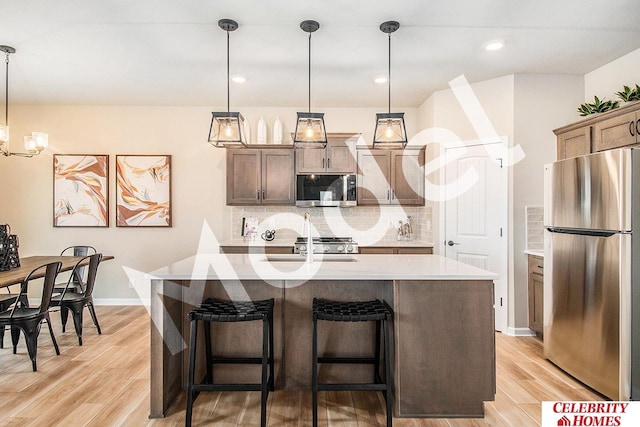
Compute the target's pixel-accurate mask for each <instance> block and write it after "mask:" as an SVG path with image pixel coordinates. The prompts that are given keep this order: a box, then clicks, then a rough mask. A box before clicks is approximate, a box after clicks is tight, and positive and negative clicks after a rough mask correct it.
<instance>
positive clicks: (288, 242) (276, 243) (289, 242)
mask: <svg viewBox="0 0 640 427" xmlns="http://www.w3.org/2000/svg"><path fill="white" fill-rule="evenodd" d="M295 241H296V240H295V239H278V238H275V239H273V240H262V239H261V238H260V236H258V237H256V240H244V239H232V240H223V241H222V242H220V246H239V247H245V246H265V247H280V246H288V247H290V248H292V247H293V244H294V243H295Z"/></svg>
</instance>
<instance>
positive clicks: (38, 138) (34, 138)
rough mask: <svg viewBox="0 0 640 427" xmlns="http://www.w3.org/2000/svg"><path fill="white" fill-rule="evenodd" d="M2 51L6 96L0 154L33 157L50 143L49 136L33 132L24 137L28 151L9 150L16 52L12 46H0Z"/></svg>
mask: <svg viewBox="0 0 640 427" xmlns="http://www.w3.org/2000/svg"><path fill="white" fill-rule="evenodd" d="M0 52H4V53H5V64H6V71H5V97H4V108H5V110H4V112H5V115H4V122H5V124H4V125H0V154H1V155H3V156H7V157H8V156H20V157H33V156H35V155H37V154H40V152H41V151H42V150H44V149H45V148H47V145H49V136H48V135H47V134H46V133H44V132H32V133H31V135H30V136H25V137H24V148H25V150H26V151H27V152H26V153H18V152H11V151H9V55H10V54H12V53H16V50H15V49H14V48H12V47H11V46H0Z"/></svg>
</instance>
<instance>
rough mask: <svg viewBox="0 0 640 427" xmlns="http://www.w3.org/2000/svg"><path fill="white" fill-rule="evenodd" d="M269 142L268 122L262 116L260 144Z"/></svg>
mask: <svg viewBox="0 0 640 427" xmlns="http://www.w3.org/2000/svg"><path fill="white" fill-rule="evenodd" d="M266 143H267V123H266V122H265V121H264V118H263V117H262V116H260V120H258V144H266Z"/></svg>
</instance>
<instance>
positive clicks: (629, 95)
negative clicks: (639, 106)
mask: <svg viewBox="0 0 640 427" xmlns="http://www.w3.org/2000/svg"><path fill="white" fill-rule="evenodd" d="M616 95H618V98H620V99H621V100H623V101H624V102H632V101H639V100H640V86H638V85H637V84H636V87H635V88H630V87H629V86H623V89H622V90H621V91H620V92H616Z"/></svg>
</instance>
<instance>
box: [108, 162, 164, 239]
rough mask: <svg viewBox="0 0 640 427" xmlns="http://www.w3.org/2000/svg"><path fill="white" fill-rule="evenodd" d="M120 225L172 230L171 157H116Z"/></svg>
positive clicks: (118, 219) (117, 213)
mask: <svg viewBox="0 0 640 427" xmlns="http://www.w3.org/2000/svg"><path fill="white" fill-rule="evenodd" d="M116 226H117V227H171V156H170V155H117V156H116Z"/></svg>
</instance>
